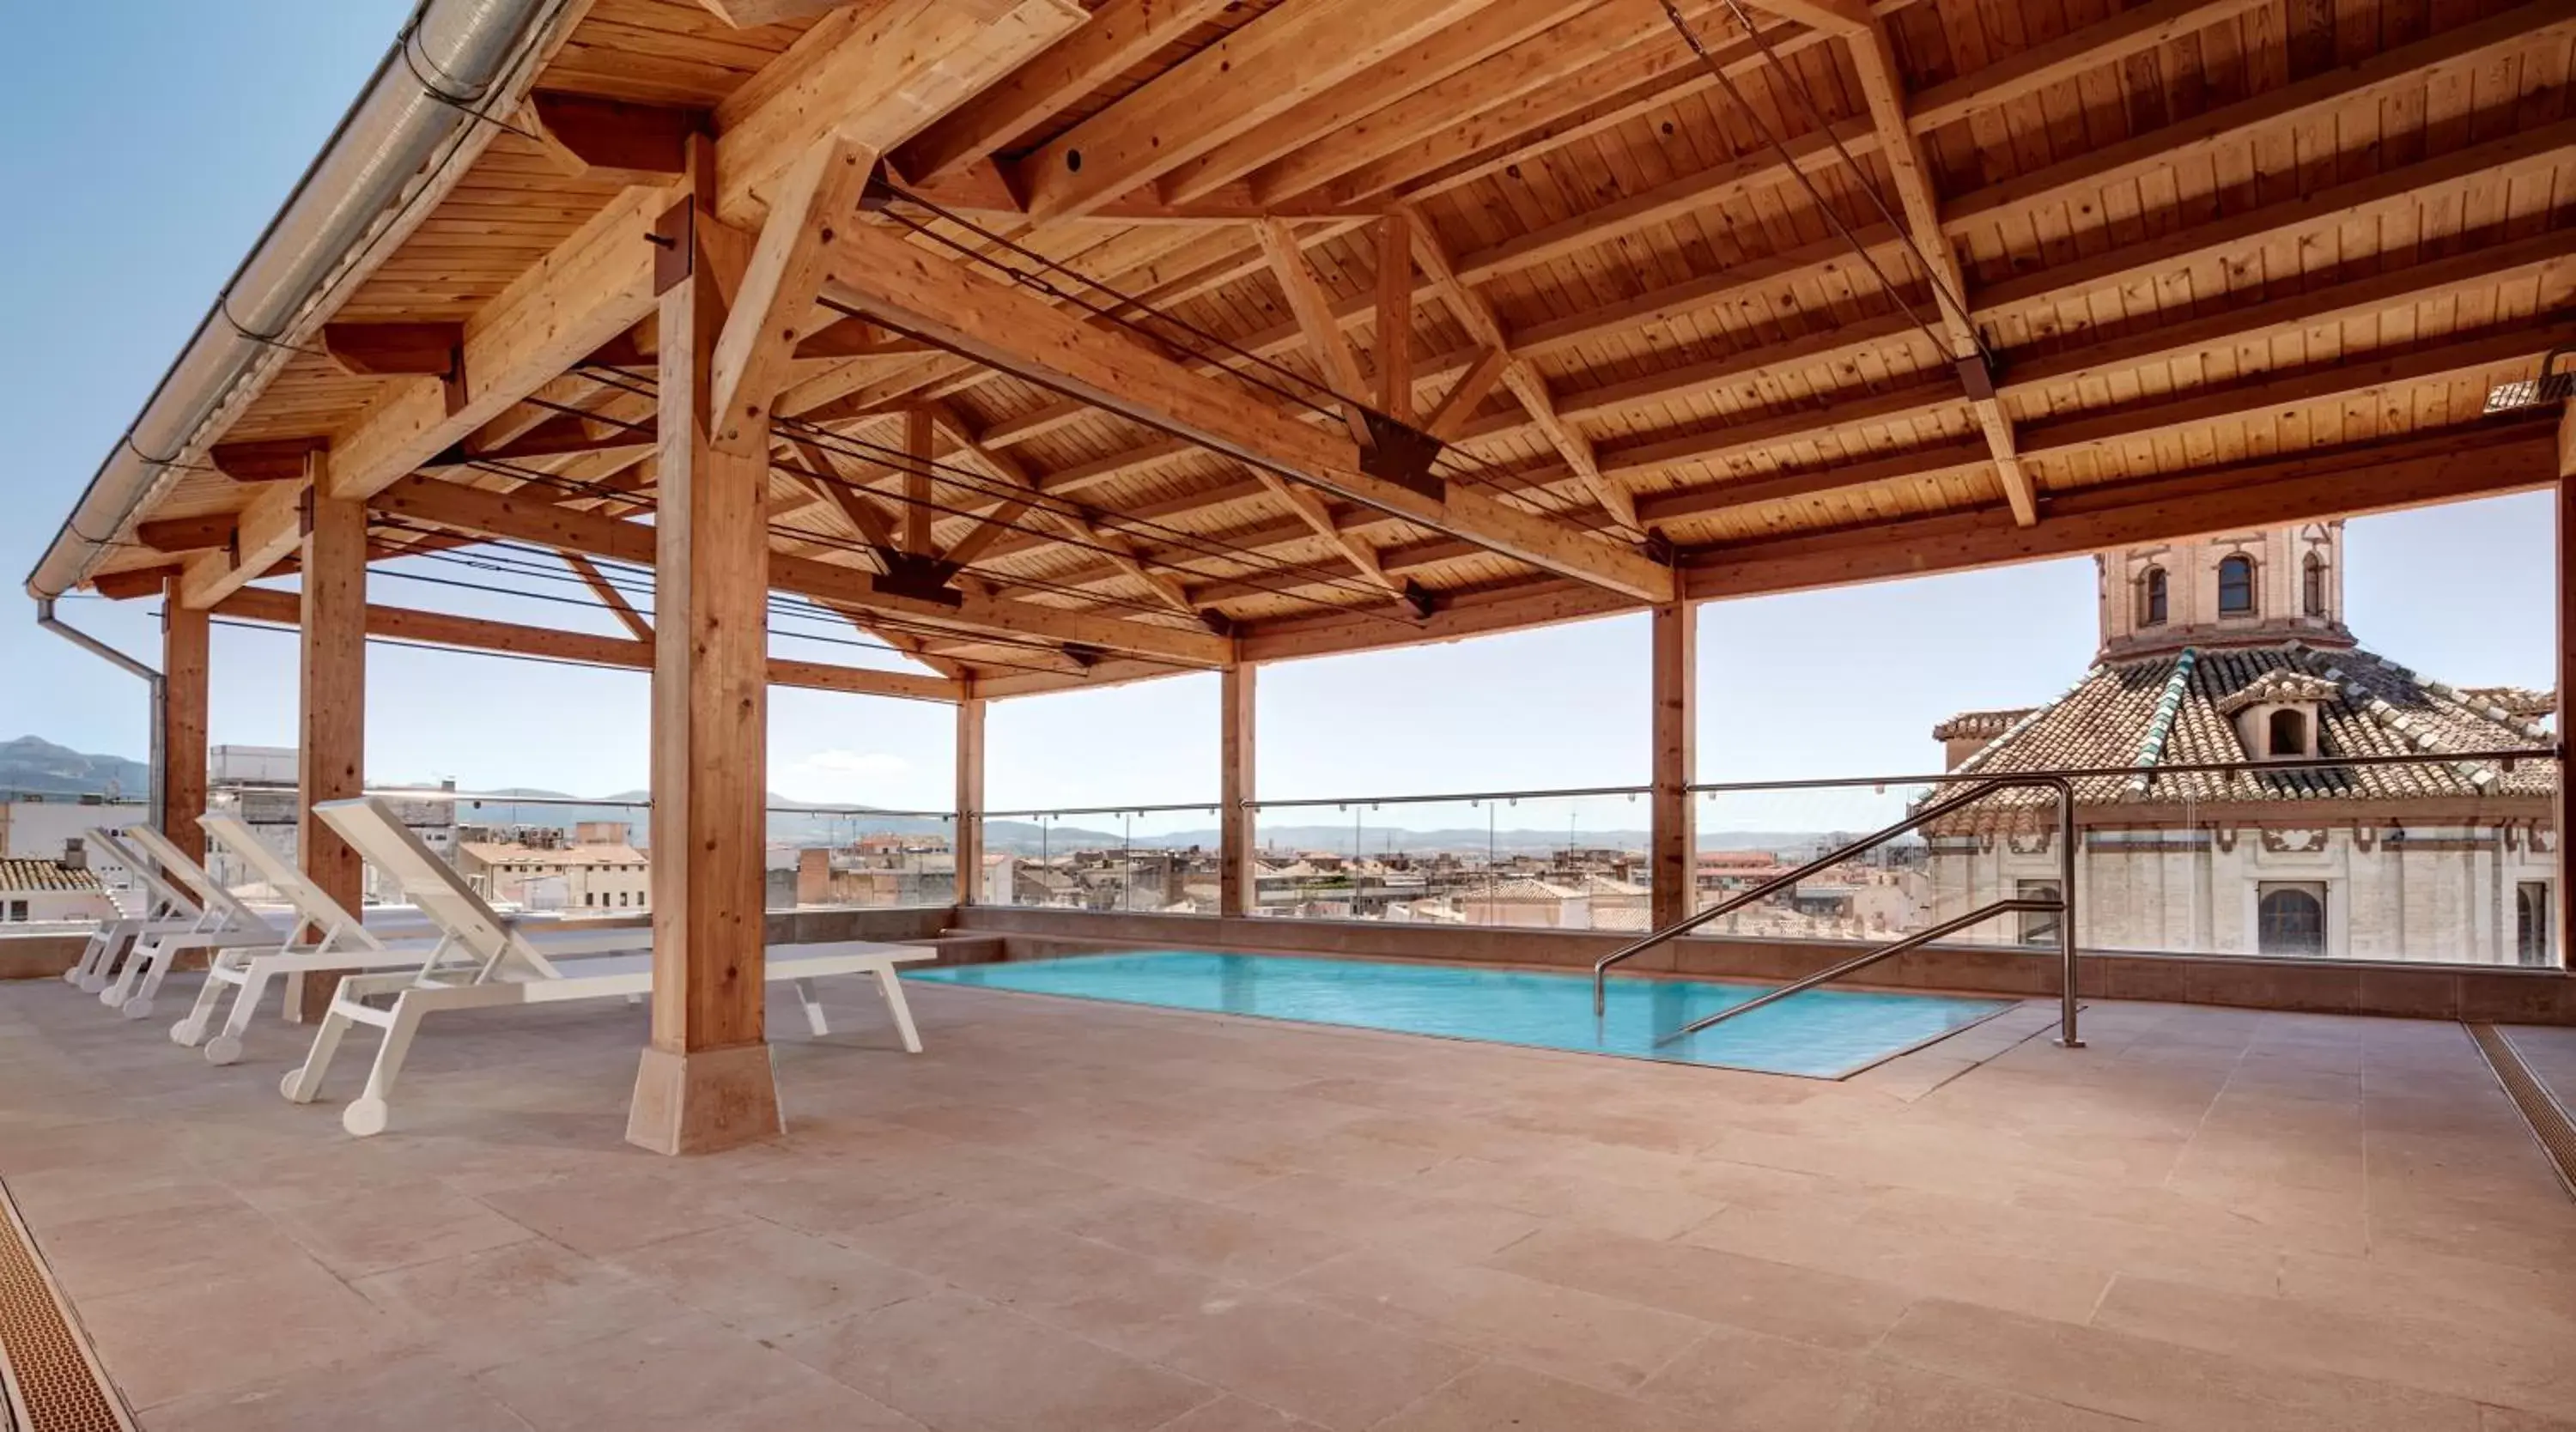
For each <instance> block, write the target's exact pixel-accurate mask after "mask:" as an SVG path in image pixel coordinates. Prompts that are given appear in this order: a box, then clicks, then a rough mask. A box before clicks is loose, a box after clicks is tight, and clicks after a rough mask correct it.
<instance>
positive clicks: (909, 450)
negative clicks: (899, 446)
mask: <svg viewBox="0 0 2576 1432" xmlns="http://www.w3.org/2000/svg"><path fill="white" fill-rule="evenodd" d="M932 438H933V435H932V431H931V417H930V410H929V409H927V408H922V407H913V408H907V409H905V410H904V414H903V457H904V461H903V541H902V548H903V551H904V552H905V553H906V554H908V555H910V556H914V557H927V556H930V555H931V554H932V553H934V552H936V551H937V550H938V544H937V543H936V542H935V541H933V540H932V538H931V535H930V529H931V526H932V524H933V523H934V522H936V521H937V519H938V516H939V514H938V513H937V512H936V511H935V510H933V509H932V507H931V505H930V504H931V502H932V500H933V499H932V495H931V494H932V479H931V475H932V473H933V471H934V470H935V469H934V466H933V462H932V456H933V455H932V452H931V449H932V446H933V441H932Z"/></svg>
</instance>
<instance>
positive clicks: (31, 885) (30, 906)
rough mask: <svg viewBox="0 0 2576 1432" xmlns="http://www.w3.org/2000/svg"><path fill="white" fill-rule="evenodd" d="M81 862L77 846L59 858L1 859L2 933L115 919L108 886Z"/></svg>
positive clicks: (0, 903) (0, 907) (114, 908)
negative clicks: (11, 929)
mask: <svg viewBox="0 0 2576 1432" xmlns="http://www.w3.org/2000/svg"><path fill="white" fill-rule="evenodd" d="M80 860H81V852H80V848H79V846H78V844H77V843H75V844H74V846H73V847H72V849H71V851H70V852H69V853H68V854H67V855H66V856H65V857H64V858H60V859H54V860H37V859H26V858H12V859H0V932H5V931H6V930H7V929H8V928H9V927H10V926H13V925H31V924H32V925H43V924H57V923H63V922H74V921H76V922H81V923H90V922H95V921H99V920H104V919H108V918H110V917H112V916H114V915H115V914H116V906H115V903H114V902H113V901H112V900H110V899H109V898H108V892H107V887H106V886H105V885H103V884H101V883H100V882H99V878H98V876H97V875H96V874H95V873H94V872H92V871H91V870H89V869H88V868H86V867H85V866H84V865H82V864H81V863H80Z"/></svg>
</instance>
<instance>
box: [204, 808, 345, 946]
mask: <svg viewBox="0 0 2576 1432" xmlns="http://www.w3.org/2000/svg"><path fill="white" fill-rule="evenodd" d="M197 824H199V825H200V826H203V827H205V831H206V834H207V835H208V836H210V837H212V838H213V839H214V841H215V843H216V844H218V845H220V846H222V847H223V848H224V849H226V850H229V851H231V852H232V854H233V858H234V859H236V860H239V861H240V862H241V863H242V864H244V865H247V866H249V867H250V868H251V871H252V872H253V873H254V874H256V875H258V876H259V878H260V880H261V881H262V883H264V884H266V885H267V886H268V888H269V889H271V890H274V891H276V892H277V898H279V899H281V900H283V901H285V902H286V903H287V904H289V905H292V906H294V907H295V914H296V916H297V918H299V919H301V920H302V921H303V922H304V923H306V924H308V925H311V926H312V927H313V928H314V929H316V930H319V931H321V932H322V933H321V935H320V938H321V939H322V940H324V941H326V942H336V941H340V940H349V941H355V942H356V943H358V944H362V945H364V946H366V947H367V948H368V949H371V950H381V949H383V948H384V947H385V942H384V940H383V939H382V937H380V936H378V935H375V934H372V933H370V932H369V931H368V929H367V926H366V922H365V921H364V920H361V919H359V918H357V917H356V916H353V915H351V914H350V913H349V912H348V910H347V908H346V907H344V906H342V905H341V903H340V902H339V901H337V900H334V899H332V898H331V894H330V892H329V891H327V890H324V889H323V888H322V887H321V886H319V885H316V884H314V883H313V882H312V880H311V879H310V878H308V877H307V876H306V875H305V873H304V872H303V871H301V870H298V869H296V868H295V863H294V862H293V861H291V860H288V859H287V858H286V857H285V856H283V855H280V854H278V853H277V852H276V851H274V850H272V849H270V848H269V847H268V844H267V843H266V842H265V841H262V840H261V839H260V838H259V836H258V835H257V834H256V833H254V832H253V831H252V830H251V828H250V827H249V826H247V825H244V824H242V820H241V817H240V816H237V815H201V816H199V817H197Z"/></svg>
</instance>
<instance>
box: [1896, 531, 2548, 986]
mask: <svg viewBox="0 0 2576 1432" xmlns="http://www.w3.org/2000/svg"><path fill="white" fill-rule="evenodd" d="M2098 570H2099V573H2100V581H2101V590H2100V607H2101V631H2102V645H2101V651H2100V654H2099V655H2098V656H2097V657H2096V658H2095V661H2094V664H2093V666H2092V668H2091V669H2090V670H2088V671H2086V672H2085V673H2084V675H2083V676H2082V677H2081V678H2080V679H2079V680H2078V681H2077V682H2076V683H2075V685H2074V687H2073V688H2072V689H2070V690H2069V691H2068V692H2067V693H2066V694H2065V695H2063V696H2061V697H2059V698H2058V699H2057V700H2055V701H2052V702H2050V703H2048V704H2047V705H2045V706H2040V707H2036V708H2031V709H2017V710H2004V711H1982V712H1971V713H1968V714H1966V715H1962V716H1956V717H1953V718H1951V719H1950V720H1948V721H1945V722H1943V723H1941V724H1940V725H1939V726H1937V727H1935V728H1934V730H1933V736H1934V738H1935V739H1937V740H1940V741H1942V742H1944V743H1945V745H1946V746H1947V748H1948V752H1949V758H1950V765H1951V767H1952V769H1954V770H1956V771H1958V772H1961V773H1963V774H1978V775H1996V774H2003V773H2007V772H2014V771H2034V770H2055V769H2065V768H2080V767H2128V766H2139V767H2155V766H2160V765H2186V764H2203V763H2223V762H2240V761H2247V760H2270V759H2292V758H2300V757H2319V758H2323V759H2324V760H2325V762H2326V763H2325V764H2323V765H2320V766H2315V767H2306V768H2299V769H2292V770H2284V771H2280V772H2277V773H2228V774H2214V775H2211V774H2191V773H2183V772H2176V773H2172V774H2153V775H2144V776H2136V777H2127V776H2122V777H2106V778H2093V779H2085V780H2079V781H2078V782H2076V795H2077V806H2078V820H2079V822H2080V829H2079V833H2078V839H2079V840H2080V841H2081V842H2082V849H2081V851H2080V858H2079V861H2078V864H2077V870H2078V872H2079V879H2080V880H2081V882H2082V883H2081V885H2080V886H2079V888H2078V890H2077V892H2076V894H2077V900H2076V908H2077V921H2078V929H2077V935H2078V938H2079V940H2080V941H2081V942H2082V943H2083V944H2084V945H2085V946H2087V947H2089V948H2098V949H2132V950H2171V951H2186V952H2208V953H2224V954H2266V955H2284V956H2325V957H2332V958H2352V959H2365V960H2447V961H2465V962H2471V963H2482V964H2517V963H2519V964H2533V965H2540V964H2554V963H2556V960H2557V956H2556V953H2555V951H2556V948H2557V944H2558V940H2559V938H2560V932H2558V931H2555V930H2553V929H2552V928H2551V922H2552V911H2553V910H2554V908H2555V905H2554V902H2553V897H2552V891H2553V886H2554V883H2555V882H2556V881H2557V880H2558V879H2559V878H2560V873H2559V869H2558V860H2557V849H2558V844H2557V832H2556V830H2555V828H2554V809H2553V807H2554V802H2555V798H2556V793H2557V787H2558V779H2559V773H2558V767H2557V763H2556V762H2555V761H2551V760H2547V759H2541V758H2538V757H2534V758H2528V759H2519V760H2511V761H2478V760H2466V759H2458V757H2460V756H2465V755H2467V754H2469V753H2473V752H2479V751H2494V750H2510V749H2520V748H2530V747H2537V746H2541V745H2544V744H2545V743H2547V742H2548V741H2549V740H2550V739H2551V738H2550V733H2549V731H2548V730H2547V728H2545V727H2544V726H2543V725H2542V724H2541V718H2542V717H2544V716H2547V715H2549V714H2550V713H2551V712H2552V711H2553V710H2554V709H2555V706H2556V701H2555V699H2554V698H2553V697H2551V696H2550V695H2547V694H2545V693H2537V692H2529V691H2521V690H2512V689H2505V688H2484V689H2467V690H2463V689H2460V688H2456V687H2451V686H2446V685H2444V684H2443V683H2441V682H2438V681H2434V680H2432V679H2430V678H2427V677H2423V676H2419V675H2417V674H2416V673H2414V672H2412V671H2409V670H2407V669H2406V668H2404V667H2402V666H2399V665H2397V664H2396V663H2394V662H2391V661H2388V660H2386V659H2385V658H2382V657H2379V656H2376V655H2373V654H2372V653H2370V652H2368V651H2365V650H2363V649H2362V648H2361V647H2360V646H2358V645H2357V644H2356V643H2355V641H2354V639H2353V636H2352V633H2351V632H2350V631H2348V630H2346V628H2345V626H2344V624H2343V612H2344V606H2343V527H2342V524H2341V523H2310V524H2304V525H2301V526H2296V527H2285V528H2279V529H2275V530H2271V531H2264V532H2248V533H2242V534H2237V535H2230V536H2223V537H2213V538H2209V539H2205V540H2202V541H2196V542H2182V543H2171V544H2164V545H2159V546H2153V547H2139V548H2133V549H2130V550H2128V551H2125V552H2119V553H2113V554H2106V555H2104V556H2103V557H2101V558H2099V559H2098ZM2357 755H2374V756H2377V755H2388V756H2398V755H2402V756H2410V757H2416V758H2420V759H2419V760H2418V761H2417V762H2415V763H2410V764H2406V765H2398V766H2369V765H2338V764H2334V763H2333V760H2334V758H2335V757H2338V756H2357ZM2051 805H2052V802H2051V801H2050V799H2049V798H2048V797H2047V796H2046V794H2045V793H2044V792H2035V791H2034V792H2016V793H2010V794H2009V795H2007V796H2003V797H1997V798H1995V799H1994V800H1990V801H1988V802H1986V803H1984V804H1983V805H1982V806H1981V807H1980V808H1979V809H1977V810H1974V811H1970V812H1965V813H1962V815H1960V816H1959V817H1956V818H1951V819H1948V820H1945V821H1943V822H1941V823H1939V824H1938V825H1936V826H1934V827H1933V828H1932V829H1931V830H1930V831H1929V832H1928V835H1929V838H1930V846H1931V856H1930V866H1929V868H1930V872H1931V876H1932V883H1933V889H1934V896H1935V904H1936V909H1935V911H1934V912H1933V913H1934V915H1935V916H1936V917H1947V916H1949V915H1953V914H1959V913H1964V912H1965V911H1967V910H1969V909H1973V908H1975V907H1976V906H1978V905H1980V904H1984V903H1986V902H1988V901H1991V900H1994V899H1998V898H2001V897H2004V896H2007V895H2011V894H2015V893H2021V894H2034V893H2040V892H2053V891H2054V890H2055V888H2056V884H2057V880H2058V861H2057V852H2056V849H2055V845H2054V842H2055V838H2056V837H2055V833H2054V829H2053V826H2052V824H2051V822H2050V821H2049V820H2047V819H2046V818H2045V812H2046V810H2047V809H2048V808H2049V807H2050V806H2051ZM2014 814H2017V815H2018V816H2019V817H2020V818H2019V819H2018V820H2012V819H2007V818H2006V817H2007V816H2008V815H2014ZM2013 933H2014V935H2015V937H2017V938H2019V939H2022V940H2024V941H2026V942H2028V943H2031V944H2033V945H2053V944H2054V943H2055V942H2056V939H2057V934H2056V925H2055V919H2054V917H2053V916H2048V915H2025V916H2022V917H2019V923H2018V925H2017V926H2016V928H2015V930H2014V932H2013Z"/></svg>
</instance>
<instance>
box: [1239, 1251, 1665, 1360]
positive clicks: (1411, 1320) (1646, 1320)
mask: <svg viewBox="0 0 2576 1432" xmlns="http://www.w3.org/2000/svg"><path fill="white" fill-rule="evenodd" d="M1279 1291H1280V1292H1282V1293H1285V1294H1288V1295H1289V1296H1292V1297H1298V1298H1303V1299H1305V1300H1307V1301H1309V1302H1314V1303H1321V1304H1323V1305H1324V1306H1326V1307H1330V1308H1334V1309H1336V1310H1338V1311H1341V1312H1345V1313H1348V1314H1350V1315H1351V1316H1353V1317H1355V1318H1366V1319H1368V1320H1369V1321H1371V1322H1380V1323H1385V1324H1386V1325H1388V1326H1389V1327H1396V1328H1402V1329H1404V1330H1405V1331H1407V1332H1410V1333H1413V1334H1415V1335H1417V1336H1420V1337H1426V1338H1431V1339H1434V1340H1436V1341H1440V1342H1446V1343H1450V1344H1452V1345H1454V1346H1458V1347H1463V1348H1467V1349H1469V1350H1471V1351H1475V1352H1480V1353H1484V1354H1485V1355H1487V1356H1489V1357H1495V1358H1502V1359H1507V1360H1509V1361H1512V1362H1515V1363H1518V1364H1520V1365H1522V1366H1523V1367H1527V1368H1532V1369H1535V1370H1537V1371H1540V1372H1545V1373H1548V1374H1550V1375H1551V1376H1554V1377H1561V1378H1566V1379H1569V1380H1572V1381H1575V1382H1583V1383H1589V1384H1591V1385H1593V1386H1595V1387H1601V1388H1606V1389H1608V1390H1610V1391H1612V1392H1620V1393H1625V1392H1630V1391H1633V1390H1634V1389H1635V1388H1636V1386H1637V1384H1639V1383H1641V1382H1643V1381H1645V1380H1646V1378H1647V1377H1649V1376H1650V1375H1652V1374H1653V1373H1654V1372H1655V1370H1656V1369H1658V1368H1660V1367H1662V1366H1663V1365H1664V1364H1665V1363H1666V1362H1668V1361H1670V1360H1671V1359H1672V1358H1673V1357H1674V1356H1676V1355H1678V1354H1679V1353H1680V1352H1681V1351H1682V1350H1683V1349H1684V1348H1687V1347H1689V1346H1690V1345H1691V1344H1693V1343H1695V1342H1697V1341H1699V1339H1700V1336H1701V1335H1702V1334H1703V1333H1705V1332H1706V1331H1707V1330H1708V1325H1707V1324H1705V1323H1703V1322H1700V1321H1699V1320H1698V1319H1696V1318H1686V1317H1683V1316H1681V1315H1680V1314H1677V1313H1668V1312H1663V1311H1661V1310H1658V1309H1655V1308H1648V1307H1641V1306H1639V1305H1638V1304H1635V1303H1625V1302H1621V1301H1619V1300H1617V1299H1615V1298H1605V1297H1602V1296H1600V1295H1599V1294H1596V1293H1586V1292H1582V1291H1580V1290H1577V1289H1573V1288H1566V1287H1560V1286H1558V1285H1557V1284H1554V1283H1544V1282H1540V1281H1539V1280H1537V1279H1535V1278H1524V1277H1521V1276H1519V1275H1518V1274H1514V1273H1505V1272H1500V1271H1498V1270H1495V1269H1492V1268H1462V1267H1453V1266H1449V1265H1447V1264H1443V1263H1438V1262H1430V1261H1425V1260H1422V1259H1415V1258H1406V1257H1401V1256H1398V1255H1395V1254H1391V1253H1387V1252H1384V1251H1381V1250H1375V1249H1372V1250H1369V1251H1366V1252H1360V1253H1351V1254H1346V1255H1344V1256H1342V1257H1340V1258H1336V1259H1334V1260H1332V1261H1331V1262H1329V1263H1325V1264H1323V1265H1322V1266H1320V1267H1316V1268H1311V1269H1309V1270H1307V1271H1306V1272H1304V1273H1300V1274H1298V1275H1297V1276H1296V1277H1294V1278H1291V1279H1289V1280H1288V1281H1287V1282H1285V1283H1282V1284H1280V1285H1279Z"/></svg>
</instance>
